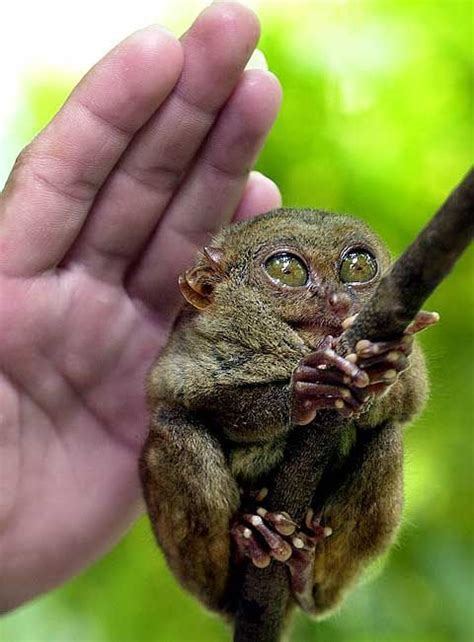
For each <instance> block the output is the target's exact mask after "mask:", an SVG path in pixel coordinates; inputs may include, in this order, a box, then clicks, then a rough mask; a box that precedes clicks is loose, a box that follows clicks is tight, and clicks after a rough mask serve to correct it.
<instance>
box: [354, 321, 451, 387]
mask: <svg viewBox="0 0 474 642" xmlns="http://www.w3.org/2000/svg"><path fill="white" fill-rule="evenodd" d="M438 320H439V315H438V314H437V313H436V312H424V311H421V312H418V314H417V315H416V317H415V319H414V320H413V321H412V323H411V324H410V325H409V326H408V328H407V329H406V331H405V333H404V334H403V335H402V336H400V337H398V338H397V339H395V340H393V341H377V342H372V341H367V340H362V341H359V342H358V343H357V345H356V347H355V353H353V354H349V355H347V357H346V358H347V360H348V361H350V362H351V363H354V364H355V365H357V366H358V367H359V368H361V369H362V370H363V371H364V372H365V373H366V374H367V375H368V377H369V384H368V385H367V386H366V388H365V393H366V395H367V399H368V398H371V397H374V396H381V395H383V394H384V393H385V392H386V391H387V390H388V389H389V388H390V387H391V386H392V385H393V384H394V383H395V381H396V380H397V379H398V376H399V375H400V374H401V373H402V372H403V371H404V370H406V369H407V368H408V367H409V366H410V354H411V352H412V349H413V340H414V338H413V335H414V334H415V333H417V332H421V331H422V330H424V329H425V328H428V327H430V326H432V325H433V324H435V323H437V322H438Z"/></svg>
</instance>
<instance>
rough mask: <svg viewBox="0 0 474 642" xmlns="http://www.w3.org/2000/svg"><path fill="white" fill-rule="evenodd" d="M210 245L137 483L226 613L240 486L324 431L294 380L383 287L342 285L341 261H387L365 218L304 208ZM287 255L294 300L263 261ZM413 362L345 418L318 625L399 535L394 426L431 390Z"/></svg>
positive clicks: (262, 479) (156, 401)
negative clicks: (305, 278) (355, 252)
mask: <svg viewBox="0 0 474 642" xmlns="http://www.w3.org/2000/svg"><path fill="white" fill-rule="evenodd" d="M212 246H213V248H214V249H215V250H216V251H218V253H219V261H218V263H219V265H218V267H217V268H216V266H215V265H211V268H210V267H209V266H210V262H209V259H208V257H206V256H205V255H204V254H203V255H200V257H199V258H198V261H197V265H196V267H195V269H194V271H193V278H194V279H195V281H196V282H197V283H198V285H197V286H196V288H197V289H198V290H199V293H200V294H202V295H203V296H204V298H207V299H208V303H209V304H208V305H207V304H206V307H204V306H201V307H202V309H200V310H196V309H194V308H193V307H192V306H186V308H185V309H184V310H183V312H182V314H181V316H180V318H179V320H178V322H177V324H176V327H175V329H174V331H173V333H172V336H171V338H170V341H169V343H168V345H167V347H166V349H165V350H164V352H163V354H162V355H161V356H160V358H159V359H158V360H157V362H156V363H155V365H154V367H153V369H152V371H151V373H150V376H149V379H148V398H149V403H150V409H151V426H150V433H149V437H148V439H147V442H146V445H145V447H144V450H143V454H142V457H141V462H140V472H141V478H142V483H143V488H144V493H145V498H146V502H147V506H148V511H149V515H150V519H151V523H152V526H153V530H154V532H155V535H156V537H157V540H158V542H159V544H160V546H161V547H162V549H163V551H164V553H165V555H166V558H167V560H168V563H169V565H170V567H171V568H172V570H173V571H174V573H175V574H176V576H177V577H178V579H179V580H180V581H181V583H182V584H183V585H184V586H185V587H186V588H187V589H188V590H190V591H191V592H193V593H194V594H195V595H197V597H198V598H199V599H200V600H201V601H202V602H203V603H204V604H206V606H208V607H210V608H212V609H215V610H218V611H221V612H225V613H227V614H232V611H233V608H234V603H233V595H234V594H235V590H234V589H235V586H233V581H234V578H235V577H236V575H235V574H234V573H232V572H230V569H231V568H232V565H233V563H232V560H233V555H232V552H231V538H230V529H229V525H230V523H231V520H232V519H234V518H235V516H236V515H237V514H238V512H239V509H240V504H241V495H240V493H239V488H243V489H244V490H246V491H247V490H252V489H258V488H259V487H261V486H262V485H268V484H271V478H272V471H274V470H275V468H276V467H277V466H278V465H279V464H280V463H281V461H282V457H283V451H284V446H285V441H286V438H287V436H288V434H289V432H290V431H291V430H298V429H305V430H306V429H311V430H318V429H322V428H323V425H322V424H323V422H324V416H325V412H324V411H322V412H316V416H315V418H314V419H313V420H312V422H311V423H310V424H309V426H308V427H306V428H300V427H298V426H295V424H294V422H293V421H292V405H293V403H294V394H293V385H294V383H293V382H292V373H293V372H294V371H295V368H296V367H297V366H298V365H299V364H300V363H301V362H302V360H304V359H305V358H306V357H308V355H310V354H312V353H314V352H315V351H317V350H318V348H319V347H320V346H321V342H322V341H323V339H324V337H325V336H326V335H328V334H331V335H333V336H334V335H337V334H340V333H341V331H342V330H341V321H342V315H343V314H344V315H345V316H349V314H353V313H354V312H357V310H358V309H360V307H361V305H362V304H363V303H364V302H365V301H366V300H367V299H368V298H369V297H370V296H371V294H372V293H373V291H374V288H375V287H376V284H377V282H378V278H379V277H377V278H375V279H374V280H373V282H371V283H370V284H366V285H362V286H358V287H348V286H347V285H345V284H343V283H341V282H339V281H338V278H337V266H338V261H339V260H340V257H341V253H342V252H343V251H344V250H345V248H347V247H351V246H363V247H369V248H370V249H371V252H372V253H373V254H374V255H375V256H376V257H377V259H378V262H379V266H380V270H379V272H381V271H383V270H385V269H387V267H388V265H389V256H388V253H387V251H386V249H385V248H384V246H383V244H382V243H381V241H380V240H379V239H378V238H377V237H376V236H375V235H374V234H373V233H372V232H371V231H370V230H369V229H368V228H367V227H366V226H365V225H364V224H363V223H362V222H360V221H359V220H357V219H353V218H350V217H345V216H339V215H331V214H326V213H322V212H316V211H310V210H303V211H296V210H278V211H275V212H273V213H270V214H267V215H265V216H263V217H259V218H257V219H254V220H252V221H249V222H245V223H242V224H239V225H237V226H233V227H230V228H228V229H226V230H223V231H222V232H221V233H219V234H218V235H217V236H216V238H215V239H214V240H213V243H212ZM281 247H284V248H286V249H287V250H288V251H291V252H295V253H296V254H297V255H299V256H303V257H304V259H305V260H306V261H307V263H308V265H310V266H311V267H310V270H311V274H312V278H313V282H314V284H315V285H314V287H313V286H312V287H307V288H303V289H302V288H299V291H298V292H296V290H295V291H293V290H291V289H288V288H286V289H285V288H283V289H282V288H276V287H273V286H272V284H269V283H268V279H267V277H266V276H265V275H264V274H263V273H262V265H263V262H264V260H265V257H266V256H268V254H269V252H271V251H272V248H273V249H274V248H281ZM211 263H212V261H211ZM193 283H194V282H193ZM334 293H338V295H339V294H340V293H344V296H346V297H347V295H348V297H347V301H348V302H349V303H348V304H347V306H346V308H345V309H344V310H337V309H335V308H334V306H331V305H330V304H329V303H328V301H329V300H331V301H333V300H334V299H330V297H331V296H332V295H333V294H334ZM411 364H412V366H411V368H410V369H407V370H405V371H404V372H403V373H402V374H401V375H400V376H399V377H398V378H397V380H396V381H395V382H394V383H392V385H390V386H386V387H387V390H386V391H385V394H383V395H376V396H375V397H374V399H373V401H372V403H371V404H367V405H366V406H364V408H363V409H362V411H361V412H360V413H359V414H356V415H355V416H353V417H349V418H347V420H346V421H345V424H344V427H343V430H344V439H343V440H342V441H341V443H342V446H341V450H340V452H339V453H338V456H337V457H336V458H335V460H334V461H333V462H331V465H330V466H329V467H328V469H327V470H326V471H325V472H324V474H323V478H322V481H321V484H320V488H319V489H318V492H317V496H316V497H315V498H314V506H315V508H316V509H317V510H321V511H322V515H323V523H324V524H325V525H328V526H330V527H331V528H332V531H333V534H332V536H331V537H329V538H327V539H326V540H324V541H323V542H320V543H319V544H318V545H317V549H316V559H315V565H314V591H313V597H314V612H315V613H316V614H317V615H322V614H325V613H326V612H328V611H330V610H331V609H332V608H333V607H334V606H335V605H337V604H338V603H339V601H340V599H341V597H342V596H343V594H344V593H345V591H346V589H347V587H348V586H350V584H351V583H352V582H353V580H354V579H355V578H356V577H357V576H358V574H359V572H360V571H361V569H363V568H364V567H365V566H366V564H367V562H368V561H370V560H371V559H373V558H374V557H375V556H376V555H378V554H380V553H381V552H382V551H384V550H385V549H386V548H387V546H388V545H389V544H390V543H391V542H392V540H393V539H394V536H395V533H396V531H397V528H398V525H399V523H400V515H401V510H402V465H403V462H402V459H403V452H402V451H403V448H402V426H403V424H405V423H406V422H407V421H409V420H410V419H411V418H412V417H413V416H414V415H415V414H416V413H417V412H418V411H419V410H420V409H421V408H422V405H423V402H424V399H425V396H426V389H427V383H426V375H425V368H424V363H423V358H422V355H421V352H420V350H419V349H418V348H417V347H416V346H415V350H414V352H413V355H412V357H411ZM281 508H282V510H284V508H285V507H281ZM273 563H278V562H273Z"/></svg>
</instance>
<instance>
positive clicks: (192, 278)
mask: <svg viewBox="0 0 474 642" xmlns="http://www.w3.org/2000/svg"><path fill="white" fill-rule="evenodd" d="M223 263H224V252H223V251H222V250H220V249H219V248H217V247H211V246H209V247H205V248H203V251H202V253H201V254H200V255H199V258H198V260H197V263H196V265H195V266H194V267H193V268H190V269H189V270H186V272H183V274H180V275H179V277H178V285H179V289H180V290H181V294H182V295H183V296H184V298H185V299H186V301H187V302H188V303H190V304H191V305H193V306H194V307H195V308H197V309H198V310H204V308H207V306H208V305H210V304H211V303H212V298H213V293H214V288H215V286H216V284H217V283H219V281H220V280H221V279H222V276H223Z"/></svg>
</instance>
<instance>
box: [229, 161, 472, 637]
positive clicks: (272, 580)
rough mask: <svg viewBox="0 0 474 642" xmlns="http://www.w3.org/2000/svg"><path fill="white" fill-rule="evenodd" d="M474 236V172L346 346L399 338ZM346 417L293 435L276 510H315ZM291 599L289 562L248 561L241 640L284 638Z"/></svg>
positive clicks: (272, 499) (386, 282) (299, 515)
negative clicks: (318, 490)
mask: <svg viewBox="0 0 474 642" xmlns="http://www.w3.org/2000/svg"><path fill="white" fill-rule="evenodd" d="M473 234H474V171H473V170H471V171H470V172H469V173H468V174H467V176H466V177H465V178H464V180H463V181H462V182H461V183H460V185H459V186H458V187H457V188H456V189H455V190H454V191H453V192H452V194H451V195H450V196H449V198H448V199H447V200H446V202H445V203H444V204H443V205H442V207H441V208H440V209H439V211H438V212H437V213H436V215H435V216H434V217H433V218H432V219H431V221H430V222H429V223H428V225H427V226H426V227H425V228H424V229H423V230H422V231H421V232H420V234H419V235H418V237H417V238H416V239H415V241H414V242H413V243H412V244H411V245H410V246H409V247H408V249H407V250H406V251H405V252H404V253H403V254H402V256H401V257H400V258H399V259H398V260H397V261H396V262H395V263H394V265H393V266H392V268H391V269H390V270H389V272H388V273H387V274H386V275H385V276H384V278H383V279H382V280H381V282H380V284H379V286H378V288H377V290H376V292H375V293H374V296H373V297H372V298H371V300H370V301H369V302H368V303H367V305H366V306H365V307H364V308H363V310H362V311H361V312H360V314H359V316H358V317H357V319H356V322H355V323H354V325H353V326H352V327H351V328H350V329H349V330H348V331H347V332H346V333H345V334H344V335H343V341H342V342H341V347H342V351H343V352H346V353H347V352H348V351H352V350H353V349H354V347H355V345H356V343H357V341H359V340H360V339H369V340H372V341H380V340H387V339H390V338H395V337H396V336H399V335H400V334H401V333H403V331H404V330H405V329H406V327H407V326H408V324H409V323H410V322H411V321H412V320H413V318H414V317H415V315H416V313H417V312H418V310H419V309H420V307H421V306H422V304H423V302H424V301H425V300H426V299H427V298H428V296H429V295H430V294H431V293H432V292H433V291H434V289H435V288H436V287H437V285H438V284H439V283H440V282H441V281H442V280H443V279H444V278H445V277H446V276H447V274H448V273H449V272H450V270H451V268H452V267H453V265H454V264H455V262H456V260H457V259H458V258H459V257H460V255H461V254H462V252H463V251H464V250H465V248H466V247H467V246H468V245H469V243H470V242H471V240H472V238H473ZM340 422H341V420H340V419H339V418H338V417H334V419H333V420H332V422H330V423H329V424H328V425H325V426H324V428H322V429H321V430H312V429H311V428H309V427H308V428H303V427H301V428H299V429H298V430H294V431H293V434H292V436H291V438H290V439H289V442H288V445H287V450H286V456H285V460H284V461H285V465H284V466H282V467H281V468H280V469H279V471H278V472H277V474H276V477H275V483H274V486H273V488H272V489H271V491H270V493H269V495H268V498H267V504H268V505H267V508H268V509H269V510H271V511H277V510H286V511H287V512H289V513H290V514H291V515H292V516H293V517H294V519H295V520H296V521H298V522H300V523H301V521H302V520H303V517H304V515H305V513H306V511H307V509H308V508H309V506H310V504H311V501H312V498H313V496H314V494H315V491H316V488H317V486H318V483H319V481H320V478H321V475H322V472H323V470H324V468H325V466H326V464H327V463H328V462H329V460H330V459H331V457H332V456H333V454H334V452H335V451H336V449H337V447H338V443H339V439H340V430H339V426H340ZM288 600H289V576H288V572H287V569H286V567H285V566H284V565H283V564H272V565H271V566H269V567H267V568H266V569H258V568H256V567H255V566H253V565H252V564H251V563H250V562H249V563H247V566H246V569H245V573H244V579H243V583H242V587H241V595H240V602H239V608H238V611H237V614H236V623H235V637H234V641H235V642H277V641H278V640H279V639H280V635H281V632H282V629H283V623H284V619H285V612H286V609H287V605H288Z"/></svg>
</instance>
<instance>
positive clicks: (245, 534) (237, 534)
mask: <svg viewBox="0 0 474 642" xmlns="http://www.w3.org/2000/svg"><path fill="white" fill-rule="evenodd" d="M231 534H232V537H233V540H234V542H235V544H236V546H237V551H238V553H239V554H240V556H241V557H249V558H250V559H251V560H252V563H253V564H254V565H255V566H257V567H258V568H266V567H267V566H268V565H269V564H270V562H271V561H272V559H271V557H270V555H269V554H268V553H266V552H265V551H264V550H263V549H262V547H261V546H260V544H259V542H257V541H256V539H255V537H254V534H253V532H252V530H251V529H250V528H248V527H246V526H244V525H243V524H234V526H233V527H232V529H231Z"/></svg>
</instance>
